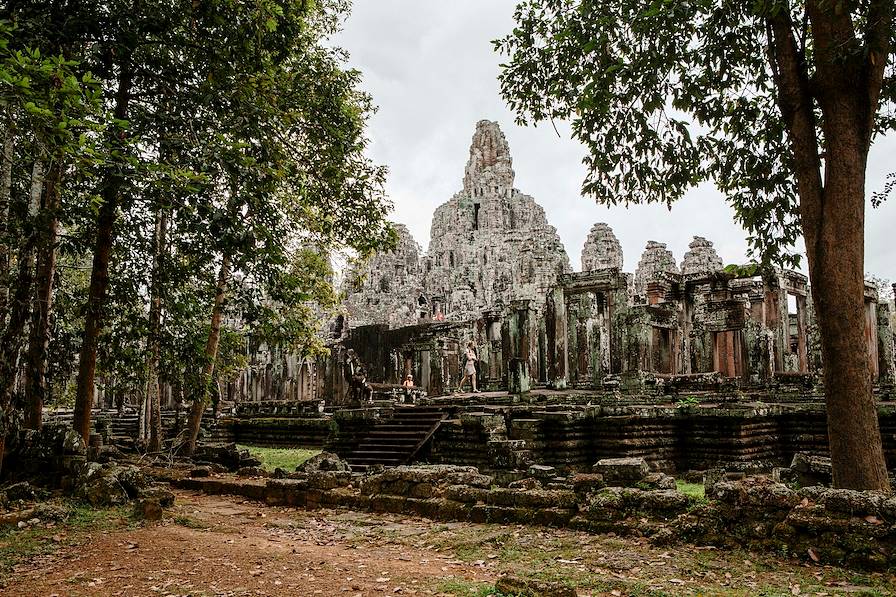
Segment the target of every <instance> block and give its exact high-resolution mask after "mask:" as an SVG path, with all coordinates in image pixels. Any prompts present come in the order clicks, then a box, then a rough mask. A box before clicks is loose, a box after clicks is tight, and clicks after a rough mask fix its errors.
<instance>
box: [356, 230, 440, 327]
mask: <svg viewBox="0 0 896 597" xmlns="http://www.w3.org/2000/svg"><path fill="white" fill-rule="evenodd" d="M394 226H395V232H396V233H398V244H397V245H396V247H395V249H394V250H392V251H387V252H382V253H377V254H376V255H374V256H373V257H372V258H371V259H370V261H369V262H367V263H366V264H365V265H364V266H363V267H360V268H353V269H351V270H350V271H349V272H348V273H347V275H346V281H345V284H346V288H345V290H346V301H345V308H346V311H347V312H348V317H349V321H350V322H351V325H353V326H361V325H369V324H373V323H384V324H387V325H389V326H390V327H401V326H404V325H413V324H414V323H416V322H417V321H418V320H419V319H420V313H421V310H422V312H423V313H424V315H427V316H428V312H429V309H428V307H427V306H426V303H425V302H424V303H422V304H421V303H420V301H419V298H420V296H421V295H422V294H423V292H424V287H423V284H424V282H423V276H422V274H423V272H422V268H421V262H420V253H421V251H420V245H418V244H417V242H416V241H415V240H414V237H413V236H411V231H410V230H408V228H407V226H405V225H404V224H395V225H394ZM421 307H422V309H421Z"/></svg>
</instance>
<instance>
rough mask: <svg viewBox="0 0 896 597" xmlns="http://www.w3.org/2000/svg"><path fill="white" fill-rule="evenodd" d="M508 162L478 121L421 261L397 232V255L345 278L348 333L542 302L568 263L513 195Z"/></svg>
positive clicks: (534, 208)
mask: <svg viewBox="0 0 896 597" xmlns="http://www.w3.org/2000/svg"><path fill="white" fill-rule="evenodd" d="M512 163H513V161H512V159H511V157H510V149H509V147H508V145H507V140H506V139H505V138H504V133H502V132H501V130H500V128H498V125H497V123H495V122H490V121H488V120H482V121H480V122H479V123H478V124H477V125H476V132H475V133H474V135H473V142H472V145H471V146H470V158H469V160H468V162H467V167H466V170H465V172H464V179H463V189H462V190H461V191H459V192H458V193H456V194H455V195H454V197H452V198H451V199H449V200H448V201H447V202H446V203H443V204H442V205H440V206H439V207H438V208H436V211H435V213H434V214H433V218H432V227H431V234H430V241H429V248H428V251H427V253H426V254H422V253H421V251H420V248H419V246H417V244H416V243H415V242H414V241H413V239H412V238H411V235H410V232H409V231H408V229H407V227H405V226H403V225H397V226H396V231H397V232H398V235H399V244H398V247H397V248H396V249H395V251H393V252H390V253H385V254H381V255H377V256H376V257H374V258H373V259H372V260H371V261H370V262H369V263H368V264H367V265H366V267H364V268H363V269H362V270H361V271H358V270H354V271H352V272H351V273H350V275H349V283H348V285H347V288H346V294H347V299H346V310H347V311H348V320H349V323H350V325H352V326H354V327H357V326H360V325H365V324H371V323H378V324H386V325H389V326H390V327H399V326H400V325H410V324H414V323H420V322H429V321H467V320H469V319H473V318H476V317H478V316H479V314H480V313H481V312H482V311H483V310H488V309H496V308H501V307H503V306H507V305H510V304H511V302H513V301H515V300H529V301H532V302H533V304H536V305H541V304H543V303H544V299H545V297H546V296H547V292H548V289H549V288H550V287H551V286H552V285H553V284H554V283H555V281H556V279H557V276H558V275H559V274H563V273H566V272H569V271H570V269H571V268H570V265H569V258H568V257H567V255H566V250H565V249H564V248H563V245H562V243H561V242H560V237H559V236H558V235H557V230H556V229H555V228H554V227H553V226H551V225H550V224H548V221H547V217H546V216H545V213H544V209H543V208H542V207H541V206H540V205H538V204H537V203H536V202H535V200H534V199H533V198H532V197H530V196H528V195H525V194H524V193H522V192H521V191H519V190H517V189H515V188H514V187H513V179H514V172H513V167H512Z"/></svg>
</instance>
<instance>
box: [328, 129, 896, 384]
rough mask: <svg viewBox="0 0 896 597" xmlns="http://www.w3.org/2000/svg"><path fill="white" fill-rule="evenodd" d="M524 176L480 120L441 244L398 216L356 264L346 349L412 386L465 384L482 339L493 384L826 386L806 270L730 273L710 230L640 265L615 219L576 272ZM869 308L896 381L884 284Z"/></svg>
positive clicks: (373, 369)
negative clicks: (378, 249)
mask: <svg viewBox="0 0 896 597" xmlns="http://www.w3.org/2000/svg"><path fill="white" fill-rule="evenodd" d="M513 180H514V172H513V168H512V160H511V157H510V152H509V148H508V146H507V141H506V139H505V138H504V135H503V134H502V133H501V131H500V129H499V128H498V125H497V124H496V123H494V122H489V121H485V120H483V121H480V122H479V123H478V124H477V127H476V132H475V133H474V135H473V142H472V145H471V148H470V157H469V160H468V162H467V167H466V171H465V175H464V180H463V190H461V191H460V192H459V193H457V194H456V195H455V196H454V197H452V198H451V199H450V200H449V201H448V202H447V203H445V204H443V205H441V206H440V207H438V208H437V209H436V212H435V214H434V215H433V225H432V236H431V240H430V243H429V249H428V252H427V253H426V254H421V253H420V250H419V247H418V246H417V245H416V243H414V241H413V240H412V239H411V238H410V235H409V233H408V231H407V228H405V227H404V226H398V232H399V235H400V237H401V242H400V243H399V246H398V248H397V249H396V250H395V251H394V252H391V253H385V254H382V255H378V256H377V257H375V258H374V259H373V260H372V261H371V262H370V263H369V264H368V265H367V267H366V268H365V269H364V270H363V271H361V272H356V275H355V277H354V279H357V280H361V281H362V282H361V283H359V284H354V285H350V287H349V288H348V289H347V294H348V298H347V301H346V311H347V319H346V323H347V327H348V329H349V333H348V336H347V337H346V338H344V339H342V340H341V341H340V342H339V343H337V345H336V346H335V348H336V350H335V352H334V354H336V355H337V360H338V359H340V358H342V357H340V356H339V355H340V351H344V350H345V349H347V348H350V349H351V350H352V351H353V352H352V354H353V355H355V356H357V358H359V359H360V361H362V362H363V363H364V364H365V367H366V373H367V374H368V375H367V377H368V378H369V379H368V381H370V382H373V383H383V384H396V383H399V380H401V379H403V378H404V376H405V375H406V374H412V375H413V376H414V379H415V380H417V383H418V384H419V386H420V387H421V389H422V390H423V391H425V392H426V393H428V394H430V395H439V394H444V393H447V392H449V391H450V389H451V388H452V387H453V385H454V384H456V383H457V381H458V380H459V377H460V374H461V372H460V370H459V367H460V365H459V362H460V360H461V353H462V352H463V347H464V346H465V345H466V343H467V342H468V341H471V340H472V341H473V342H474V344H475V345H476V347H477V351H478V353H479V357H480V363H479V367H478V372H479V373H478V375H479V378H480V380H481V382H482V383H483V384H484V385H485V386H486V387H487V388H489V389H514V390H516V389H518V388H520V387H523V388H524V389H525V388H526V387H533V386H542V387H547V388H553V389H564V388H568V387H569V388H580V389H590V390H598V391H608V390H612V391H620V390H625V391H626V392H629V393H643V392H645V391H647V392H652V393H660V394H662V393H663V392H664V390H663V389H662V388H668V387H673V386H679V387H680V386H682V384H684V385H687V384H691V385H693V384H695V383H698V381H699V380H702V381H703V382H705V383H704V386H705V385H706V384H707V383H708V384H709V385H710V386H712V387H715V388H718V387H719V386H720V384H723V383H725V384H728V385H732V384H734V385H736V386H740V387H748V386H749V387H753V388H758V387H769V385H770V384H771V385H774V384H776V383H780V382H781V381H783V380H787V381H791V382H793V381H800V382H801V383H803V384H804V385H806V386H807V387H812V386H813V385H814V386H817V384H818V380H819V373H820V370H821V359H820V354H819V350H818V342H817V341H816V339H815V338H814V335H815V334H816V329H817V327H816V324H815V322H814V316H813V313H812V310H811V300H810V289H809V287H808V284H807V279H806V277H805V276H803V275H802V274H800V273H797V272H793V271H786V270H768V271H765V272H761V273H759V274H757V275H751V276H747V275H744V274H743V273H728V272H726V271H725V270H724V269H723V266H724V264H723V262H722V260H721V258H720V257H719V255H718V254H717V253H716V251H715V249H714V248H713V244H712V242H710V241H709V240H707V239H706V238H703V237H700V236H696V237H694V239H693V241H692V242H691V243H690V247H689V250H688V251H687V253H686V254H685V255H684V258H683V260H682V261H681V264H680V265H679V264H678V263H677V262H676V259H675V257H674V256H673V254H672V252H671V251H669V250H668V249H667V247H666V245H665V244H663V243H660V242H656V241H649V242H648V243H647V245H646V248H645V250H644V252H643V254H642V255H641V257H640V259H639V261H638V263H637V267H636V268H635V272H634V275H632V274H628V273H625V272H624V271H623V255H622V249H621V246H620V244H619V241H618V239H617V238H616V236H615V235H614V234H613V231H612V230H611V229H610V227H609V226H607V225H606V224H603V223H598V224H595V225H594V226H593V227H592V229H591V231H590V232H589V234H588V238H587V239H586V241H585V245H584V247H583V248H582V271H581V272H572V271H571V269H570V266H569V260H568V258H567V256H566V252H565V250H564V248H563V246H562V245H561V243H560V241H559V239H558V237H557V233H556V230H555V229H554V228H553V227H552V226H550V225H549V224H548V222H547V220H546V218H545V214H544V210H543V209H542V208H541V207H540V206H539V205H538V204H537V203H535V201H534V200H533V199H532V198H531V197H529V196H527V195H524V194H522V193H521V192H520V191H518V190H516V189H514V188H513ZM866 309H867V321H868V334H867V336H868V348H869V353H870V358H869V371H870V372H871V374H872V375H873V376H874V378H875V380H876V381H877V382H878V383H879V384H880V385H881V387H882V388H883V389H884V390H885V391H890V388H891V387H892V382H893V375H894V357H893V353H894V351H893V326H892V324H891V323H890V315H889V311H890V307H889V305H886V304H878V299H877V291H876V288H875V287H874V286H873V285H869V286H868V288H867V291H866ZM337 369H338V367H337V366H336V365H333V364H331V365H329V366H328V369H327V370H328V371H329V373H330V374H329V376H327V375H324V376H322V378H321V381H320V383H321V384H322V385H321V388H322V391H321V392H319V394H320V395H323V396H328V397H330V398H331V399H333V400H334V401H335V402H339V401H340V400H339V396H340V395H346V394H347V392H348V390H347V389H345V388H343V387H341V386H343V385H344V384H343V383H342V382H341V381H340V380H339V379H338V377H339V376H338V374H337V373H338V372H337ZM521 379H522V380H524V382H523V383H522V386H520V384H519V383H517V382H518V381H519V380H521ZM698 386H699V383H698ZM706 387H709V386H706ZM657 388H660V389H657ZM694 389H697V390H699V389H701V388H700V387H697V386H694ZM703 389H706V388H705V387H704V388H703Z"/></svg>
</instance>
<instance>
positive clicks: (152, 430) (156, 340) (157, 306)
mask: <svg viewBox="0 0 896 597" xmlns="http://www.w3.org/2000/svg"><path fill="white" fill-rule="evenodd" d="M167 229H168V212H167V211H166V210H165V208H164V207H160V208H159V211H158V213H157V214H156V231H155V238H154V242H153V257H152V281H151V282H150V302H149V363H148V367H147V369H148V375H147V377H148V387H147V400H146V401H147V403H148V405H149V408H148V410H147V412H148V415H149V417H148V418H149V445H148V446H147V447H148V450H149V451H150V452H158V451H160V450H161V449H162V408H161V385H160V383H159V354H160V353H161V346H160V342H161V338H160V335H161V331H162V279H161V278H162V271H161V270H162V263H161V262H162V254H163V253H164V251H165V237H166V232H167Z"/></svg>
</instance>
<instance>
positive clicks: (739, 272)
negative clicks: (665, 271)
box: [725, 262, 762, 278]
mask: <svg viewBox="0 0 896 597" xmlns="http://www.w3.org/2000/svg"><path fill="white" fill-rule="evenodd" d="M725 272H726V273H729V274H731V275H732V276H734V277H735V278H752V277H753V276H757V275H759V274H760V273H761V272H762V266H761V265H760V264H758V263H755V262H753V263H747V264H745V265H738V264H736V263H730V264H728V265H726V266H725Z"/></svg>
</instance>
